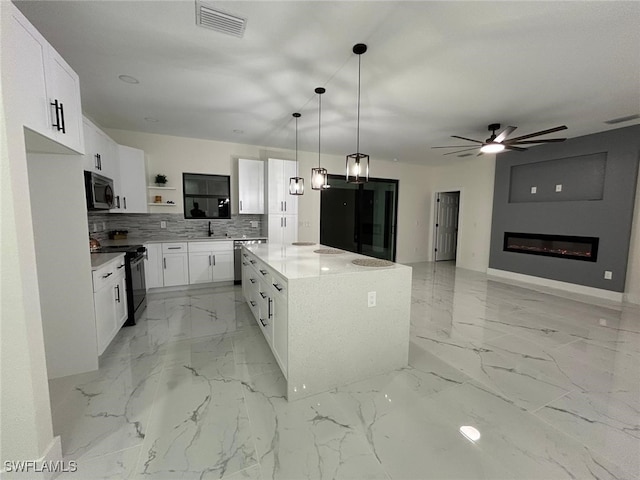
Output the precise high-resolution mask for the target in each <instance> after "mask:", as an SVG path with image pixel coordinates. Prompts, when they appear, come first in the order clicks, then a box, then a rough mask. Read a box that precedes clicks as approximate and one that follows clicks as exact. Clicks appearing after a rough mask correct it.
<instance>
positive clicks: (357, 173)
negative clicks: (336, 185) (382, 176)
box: [346, 43, 369, 183]
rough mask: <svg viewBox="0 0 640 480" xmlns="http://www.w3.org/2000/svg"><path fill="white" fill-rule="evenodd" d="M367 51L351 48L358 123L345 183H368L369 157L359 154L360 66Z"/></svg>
mask: <svg viewBox="0 0 640 480" xmlns="http://www.w3.org/2000/svg"><path fill="white" fill-rule="evenodd" d="M366 51H367V46H366V45H365V44H364V43H358V44H356V45H354V46H353V53H355V54H356V55H358V121H357V130H356V153H351V154H349V155H347V158H346V170H347V172H346V179H347V183H366V182H368V181H369V155H367V154H366V153H361V152H360V85H361V81H360V78H361V76H360V73H361V64H362V54H363V53H365V52H366Z"/></svg>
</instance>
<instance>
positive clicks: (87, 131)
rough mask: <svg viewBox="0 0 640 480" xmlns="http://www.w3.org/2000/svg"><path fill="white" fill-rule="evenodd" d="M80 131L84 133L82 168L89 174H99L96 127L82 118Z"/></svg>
mask: <svg viewBox="0 0 640 480" xmlns="http://www.w3.org/2000/svg"><path fill="white" fill-rule="evenodd" d="M82 131H83V132H84V155H82V165H83V168H84V169H85V170H87V171H89V172H94V173H98V174H99V173H101V166H100V156H99V153H98V149H99V148H100V147H99V145H98V143H99V139H98V131H97V127H96V126H95V125H94V124H93V123H92V122H91V121H90V120H89V119H87V118H86V117H83V118H82Z"/></svg>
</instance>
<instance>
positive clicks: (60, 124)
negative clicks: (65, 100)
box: [49, 100, 67, 133]
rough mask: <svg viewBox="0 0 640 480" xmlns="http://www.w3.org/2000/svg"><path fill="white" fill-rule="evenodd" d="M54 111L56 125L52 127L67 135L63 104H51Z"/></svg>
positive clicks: (56, 102) (56, 101) (55, 101)
mask: <svg viewBox="0 0 640 480" xmlns="http://www.w3.org/2000/svg"><path fill="white" fill-rule="evenodd" d="M49 103H50V104H51V106H52V107H53V109H54V110H55V111H56V123H52V124H51V126H52V127H55V128H56V129H57V130H58V131H59V132H62V133H67V131H66V130H65V127H64V107H63V105H62V103H61V102H58V100H54V101H53V102H49Z"/></svg>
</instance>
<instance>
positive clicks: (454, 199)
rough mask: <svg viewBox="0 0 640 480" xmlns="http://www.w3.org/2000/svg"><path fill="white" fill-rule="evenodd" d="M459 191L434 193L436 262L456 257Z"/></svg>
mask: <svg viewBox="0 0 640 480" xmlns="http://www.w3.org/2000/svg"><path fill="white" fill-rule="evenodd" d="M459 213H460V192H459V191H453V192H438V193H436V212H435V218H436V222H435V248H434V250H435V251H434V260H435V261H436V262H443V261H451V260H455V259H456V254H457V250H458V217H459Z"/></svg>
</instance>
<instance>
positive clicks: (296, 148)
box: [296, 117, 298, 177]
mask: <svg viewBox="0 0 640 480" xmlns="http://www.w3.org/2000/svg"><path fill="white" fill-rule="evenodd" d="M297 176H298V117H296V177H297Z"/></svg>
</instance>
